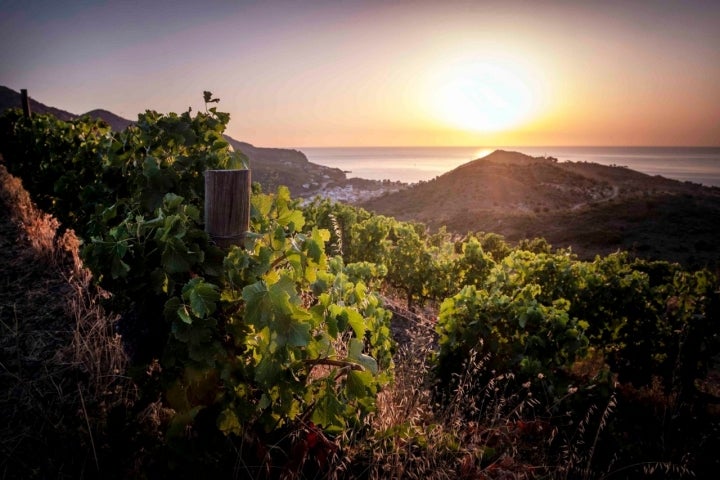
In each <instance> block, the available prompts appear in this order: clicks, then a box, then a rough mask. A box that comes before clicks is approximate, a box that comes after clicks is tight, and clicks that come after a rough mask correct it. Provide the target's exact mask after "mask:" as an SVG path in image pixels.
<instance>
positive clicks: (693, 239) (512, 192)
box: [362, 150, 720, 265]
mask: <svg viewBox="0 0 720 480" xmlns="http://www.w3.org/2000/svg"><path fill="white" fill-rule="evenodd" d="M362 206H363V207H364V208H367V209H368V210H371V211H373V212H376V213H379V214H383V215H389V216H394V217H396V218H398V219H402V220H416V221H420V222H424V223H427V224H428V225H429V226H430V227H432V228H438V227H440V226H443V225H445V226H447V228H448V229H449V230H450V231H454V232H457V233H459V234H464V233H467V232H468V231H487V232H495V233H499V234H502V235H504V236H505V237H507V238H508V239H509V240H511V241H517V240H521V239H523V238H532V237H544V238H546V239H547V240H548V241H549V242H550V243H551V244H553V245H554V246H556V247H571V248H572V249H573V250H574V251H575V252H576V253H578V254H579V255H581V256H582V257H585V258H591V257H593V256H594V255H596V254H606V253H609V252H612V251H615V250H617V249H626V250H630V251H632V252H634V253H636V254H638V255H640V256H643V257H647V258H664V259H669V260H675V261H680V262H683V263H686V264H689V265H717V264H718V257H719V255H720V251H719V250H718V247H717V245H716V239H717V238H720V189H717V188H708V187H703V186H700V185H697V184H691V183H683V182H678V181H675V180H669V179H666V178H663V177H659V176H650V175H645V174H643V173H640V172H636V171H633V170H630V169H628V168H625V167H612V166H604V165H598V164H594V163H586V162H562V163H561V162H557V161H556V160H555V159H553V158H545V157H530V156H527V155H524V154H521V153H517V152H506V151H502V150H498V151H495V152H493V153H492V154H490V155H488V156H486V157H484V158H480V159H477V160H474V161H472V162H469V163H467V164H464V165H462V166H460V167H458V168H456V169H455V170H452V171H450V172H448V173H446V174H444V175H442V176H440V177H437V178H436V179H434V180H431V181H428V182H421V183H419V184H417V185H414V186H412V187H411V188H408V189H405V190H402V191H400V192H397V193H392V194H387V195H384V196H382V197H380V198H377V199H373V200H370V201H367V202H364V203H362Z"/></svg>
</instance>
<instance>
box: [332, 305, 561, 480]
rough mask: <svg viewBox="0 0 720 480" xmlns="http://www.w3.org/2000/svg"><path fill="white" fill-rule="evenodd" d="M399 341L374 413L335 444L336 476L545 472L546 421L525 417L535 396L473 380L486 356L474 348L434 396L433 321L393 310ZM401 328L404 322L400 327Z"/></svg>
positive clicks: (499, 380)
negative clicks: (443, 393) (338, 453)
mask: <svg viewBox="0 0 720 480" xmlns="http://www.w3.org/2000/svg"><path fill="white" fill-rule="evenodd" d="M393 327H394V334H395V337H396V339H398V341H399V342H400V346H399V348H398V351H397V353H396V355H395V358H394V363H395V379H394V383H393V384H392V385H391V386H390V387H388V388H387V389H386V390H385V391H383V392H381V394H380V396H379V398H378V409H377V412H376V413H375V414H374V415H373V416H372V417H371V418H368V419H367V420H366V425H365V427H364V428H362V429H358V431H356V432H350V433H348V434H347V435H346V436H344V437H343V438H342V439H340V442H339V445H348V444H349V445H353V446H352V447H350V448H349V449H347V450H346V451H343V452H342V454H343V456H342V457H339V458H338V459H337V460H338V461H337V463H336V464H335V466H334V470H333V472H332V476H333V477H335V478H371V479H379V478H408V479H415V478H417V479H426V478H427V479H458V478H468V479H469V478H473V479H496V478H513V479H530V478H542V477H543V476H544V475H548V474H549V472H550V470H551V469H550V468H548V467H545V466H543V465H544V463H543V461H542V460H543V458H542V452H543V448H542V443H544V442H547V441H549V438H550V436H551V431H550V429H549V428H546V427H547V424H546V423H545V422H541V421H539V420H538V421H534V420H531V421H527V420H525V419H526V418H527V417H528V416H532V410H533V408H534V407H535V405H536V401H535V400H534V399H533V398H532V396H531V395H528V394H529V390H528V389H527V388H523V389H522V390H521V391H519V392H518V391H514V390H512V387H511V385H514V382H513V379H512V377H511V376H506V375H496V376H495V377H494V378H492V379H491V380H490V381H489V382H483V383H481V382H480V381H479V380H478V379H479V378H481V377H482V376H481V375H480V373H481V372H482V373H483V374H484V373H485V363H486V360H487V359H484V358H480V357H479V356H477V355H473V356H472V357H471V358H470V360H469V361H468V362H467V364H466V365H465V369H464V371H463V373H462V375H460V376H458V377H457V378H456V379H455V380H456V381H455V382H454V384H455V385H456V386H455V387H454V388H453V389H452V392H451V393H450V394H449V396H447V397H446V398H444V399H440V397H439V395H438V393H437V391H436V388H437V385H435V377H434V373H433V372H432V370H431V364H432V361H431V359H432V355H433V354H434V352H435V351H436V342H437V339H436V336H435V333H434V330H433V327H434V323H433V321H432V320H430V319H428V318H427V317H422V316H417V315H415V316H412V317H411V314H410V313H409V312H407V311H397V310H396V312H395V317H394V318H393ZM402 327H404V328H402Z"/></svg>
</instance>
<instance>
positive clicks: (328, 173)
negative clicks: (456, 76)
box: [0, 86, 399, 198]
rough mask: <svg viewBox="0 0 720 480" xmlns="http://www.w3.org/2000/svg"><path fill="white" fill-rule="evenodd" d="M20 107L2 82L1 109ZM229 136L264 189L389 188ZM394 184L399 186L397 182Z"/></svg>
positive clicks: (39, 109)
mask: <svg viewBox="0 0 720 480" xmlns="http://www.w3.org/2000/svg"><path fill="white" fill-rule="evenodd" d="M20 107H21V104H20V92H16V91H15V90H12V89H10V88H8V87H4V86H0V112H3V111H5V110H7V109H10V108H20ZM30 109H31V111H32V112H34V113H43V114H46V113H47V114H52V115H54V116H55V117H56V118H58V119H60V120H65V121H68V120H73V119H77V118H80V117H81V115H76V114H74V113H70V112H67V111H65V110H61V109H59V108H54V107H48V106H47V105H45V104H43V103H40V102H38V101H36V100H34V99H32V98H31V99H30ZM84 115H87V116H90V117H92V118H99V119H101V120H103V121H105V122H107V123H108V124H109V125H110V127H111V128H112V129H113V130H123V129H125V128H126V127H127V126H128V125H131V124H132V123H133V122H132V121H131V120H128V119H126V118H122V117H120V116H119V115H116V114H114V113H112V112H109V111H107V110H103V109H96V110H91V111H89V112H87V113H85V114H84ZM226 139H227V140H228V142H230V144H231V145H232V146H233V148H235V149H236V150H239V151H241V152H243V153H244V154H245V155H247V156H248V158H249V159H250V165H251V170H252V178H253V181H256V182H258V183H260V185H262V188H263V190H264V191H268V192H270V191H275V190H276V189H277V187H278V186H280V185H285V186H287V187H288V188H289V189H290V192H291V193H292V195H293V196H295V197H303V198H312V197H314V196H315V195H320V194H326V193H328V192H330V193H331V194H332V192H347V190H348V189H350V190H354V192H355V194H354V196H353V198H356V197H358V196H359V197H363V196H364V197H368V196H372V195H375V194H377V193H379V192H382V191H384V190H386V189H387V188H388V186H387V185H384V184H382V182H376V181H371V180H365V181H361V180H358V179H353V180H348V179H347V178H346V175H345V173H344V172H343V171H342V170H340V169H337V168H330V167H326V166H324V165H318V164H316V163H312V162H310V161H309V160H308V159H307V157H306V156H305V154H303V153H302V152H300V151H298V150H291V149H284V148H262V147H256V146H254V145H251V144H249V143H246V142H241V141H238V140H235V139H234V138H232V137H229V136H226ZM392 187H393V188H394V189H397V188H399V186H398V185H394V186H392Z"/></svg>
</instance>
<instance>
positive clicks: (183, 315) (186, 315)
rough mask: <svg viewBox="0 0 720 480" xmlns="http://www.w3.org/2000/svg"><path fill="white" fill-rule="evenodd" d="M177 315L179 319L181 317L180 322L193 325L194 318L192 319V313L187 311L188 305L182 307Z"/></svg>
mask: <svg viewBox="0 0 720 480" xmlns="http://www.w3.org/2000/svg"><path fill="white" fill-rule="evenodd" d="M177 315H178V317H180V320H182V321H183V322H185V323H187V324H188V325H189V324H191V323H192V318H190V313H189V312H188V310H187V305H185V304H183V305H180V306H179V307H178V309H177Z"/></svg>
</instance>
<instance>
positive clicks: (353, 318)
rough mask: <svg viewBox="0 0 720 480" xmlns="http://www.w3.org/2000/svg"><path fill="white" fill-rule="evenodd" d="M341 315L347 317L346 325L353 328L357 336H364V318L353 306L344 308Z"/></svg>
mask: <svg viewBox="0 0 720 480" xmlns="http://www.w3.org/2000/svg"><path fill="white" fill-rule="evenodd" d="M343 315H344V316H345V317H346V318H347V322H348V325H350V327H351V328H352V329H353V332H355V335H356V336H357V337H358V338H362V337H364V336H365V319H364V318H363V316H362V315H360V313H359V312H358V311H357V310H355V309H353V308H345V311H344V312H343Z"/></svg>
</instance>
